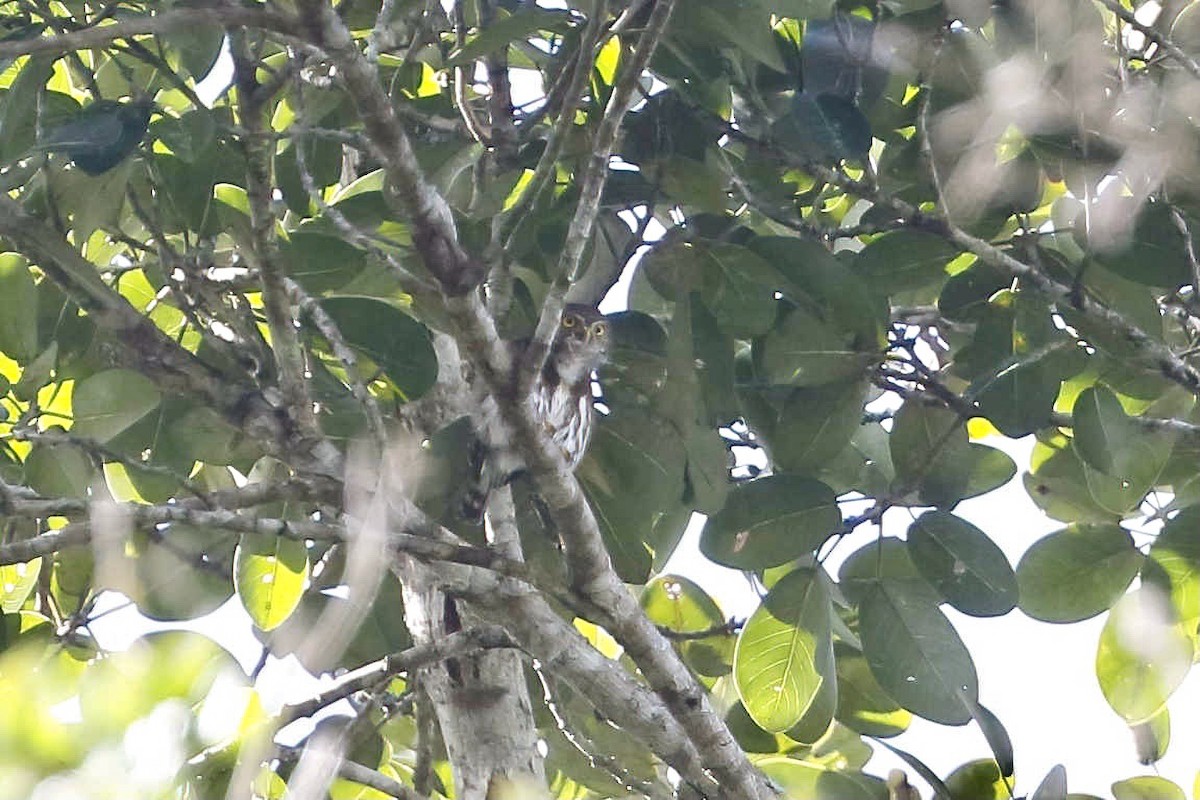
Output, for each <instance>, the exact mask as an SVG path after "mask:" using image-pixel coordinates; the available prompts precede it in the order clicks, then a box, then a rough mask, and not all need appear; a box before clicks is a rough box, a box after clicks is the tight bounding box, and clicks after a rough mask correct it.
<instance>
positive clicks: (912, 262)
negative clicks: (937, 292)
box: [854, 231, 958, 294]
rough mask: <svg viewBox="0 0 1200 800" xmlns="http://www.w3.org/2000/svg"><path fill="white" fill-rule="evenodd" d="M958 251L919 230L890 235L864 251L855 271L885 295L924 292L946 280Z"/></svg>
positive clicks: (859, 256)
mask: <svg viewBox="0 0 1200 800" xmlns="http://www.w3.org/2000/svg"><path fill="white" fill-rule="evenodd" d="M957 255H958V251H957V250H956V249H955V248H954V247H953V246H951V245H949V244H947V243H946V241H945V240H944V239H942V238H941V237H938V236H934V235H933V234H931V233H921V232H919V231H895V232H893V233H886V234H884V235H883V236H880V237H879V238H878V239H876V240H874V241H873V242H871V243H870V244H869V245H867V246H866V247H864V248H863V249H862V252H860V253H859V254H858V258H857V259H856V260H855V262H854V266H855V271H856V272H857V273H858V274H859V275H860V276H861V277H862V279H863V280H864V281H865V282H866V283H867V285H869V286H871V287H873V288H874V289H875V290H876V291H877V292H879V293H883V294H894V293H896V292H906V291H912V290H914V289H924V288H926V287H929V286H933V285H935V284H938V283H941V282H942V281H943V280H944V279H945V278H946V264H948V263H949V262H950V260H951V259H953V258H954V257H955V256H957Z"/></svg>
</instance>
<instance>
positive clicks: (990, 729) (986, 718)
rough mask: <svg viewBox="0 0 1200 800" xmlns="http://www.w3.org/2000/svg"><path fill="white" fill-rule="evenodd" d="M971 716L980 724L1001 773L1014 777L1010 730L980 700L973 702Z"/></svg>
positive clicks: (1007, 776)
mask: <svg viewBox="0 0 1200 800" xmlns="http://www.w3.org/2000/svg"><path fill="white" fill-rule="evenodd" d="M971 716H972V717H974V718H975V722H976V723H978V724H979V730H981V731H982V732H983V738H984V739H986V740H987V743H988V747H989V748H991V751H992V757H993V758H995V759H996V766H998V767H999V768H1000V774H1001V775H1003V776H1004V777H1006V778H1012V776H1013V772H1014V767H1013V745H1012V739H1010V738H1009V736H1008V731H1006V730H1005V729H1004V726H1003V725H1002V724H1001V723H1000V720H999V719H998V718H997V717H996V715H995V714H993V713H992V712H991V711H989V710H988V709H987V708H985V707H984V706H983V705H981V704H980V703H979V702H975V703H972V704H971Z"/></svg>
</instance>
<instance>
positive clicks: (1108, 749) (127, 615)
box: [92, 58, 1200, 800]
mask: <svg viewBox="0 0 1200 800" xmlns="http://www.w3.org/2000/svg"><path fill="white" fill-rule="evenodd" d="M228 74H229V73H228V62H227V58H223V59H222V63H221V64H219V65H218V67H217V68H216V69H214V72H213V74H212V75H210V76H209V80H207V81H205V86H203V87H198V88H199V89H201V95H202V96H204V97H212V96H214V95H215V94H217V93H218V92H219V90H220V87H221V86H223V85H227V83H228ZM531 77H532V75H531V73H529V72H528V71H522V70H514V78H515V79H514V88H515V90H516V91H515V92H514V94H516V95H521V94H525V95H528V96H535V95H534V93H540V85H539V82H538V81H536V80H530V78H531ZM659 234H661V228H660V229H659ZM631 266H632V265H631ZM631 275H632V268H627V269H626V274H625V275H624V276H623V279H622V281H621V282H620V283H619V284H618V285H617V286H616V287H614V290H613V292H612V293H610V296H609V298H607V300H606V302H605V303H604V304H603V305H602V309H603V310H605V311H606V312H611V311H615V310H620V309H622V308H624V307H625V305H626V302H625V297H626V294H627V291H628V284H629V278H630V277H631ZM985 443H986V444H990V445H992V446H995V447H1000V448H1001V449H1003V450H1005V451H1006V452H1008V453H1009V455H1011V456H1012V457H1013V459H1014V460H1015V461H1016V462H1017V465H1018V468H1019V472H1018V475H1017V477H1016V478H1015V479H1014V480H1013V481H1012V482H1011V483H1009V484H1008V485H1007V486H1005V487H1003V488H1002V489H999V490H997V491H994V492H991V493H989V494H987V495H985V496H983V497H980V498H976V499H972V500H968V501H965V502H963V503H961V504H960V505H959V506H958V507H957V508H956V509H955V513H956V514H958V515H960V516H962V517H964V518H965V519H967V520H969V521H971V522H973V523H975V524H976V525H978V526H979V527H980V528H982V529H983V530H984V531H986V532H987V533H988V534H989V535H991V536H992V537H994V540H995V541H996V543H997V544H998V545H999V546H1000V547H1001V549H1003V550H1004V552H1005V554H1006V555H1007V556H1008V558H1009V561H1010V562H1011V563H1012V564H1013V565H1014V566H1015V565H1016V563H1017V561H1018V560H1019V559H1020V556H1021V555H1022V554H1023V553H1024V552H1025V550H1026V549H1027V548H1028V547H1029V546H1030V545H1031V544H1032V543H1033V542H1034V541H1036V540H1037V539H1039V538H1040V537H1042V536H1044V535H1045V534H1047V533H1049V532H1051V531H1053V530H1056V529H1058V528H1060V527H1062V526H1061V525H1060V524H1059V523H1056V522H1054V521H1053V520H1049V519H1047V518H1046V517H1044V516H1043V515H1042V513H1041V511H1040V510H1039V509H1037V507H1036V506H1034V505H1033V503H1032V501H1030V499H1029V498H1028V496H1027V495H1026V493H1025V489H1024V487H1023V486H1022V484H1021V480H1020V477H1021V476H1020V472H1023V471H1024V469H1025V468H1026V466H1027V465H1028V463H1029V453H1030V451H1031V449H1032V438H1028V439H1025V440H1021V441H1018V442H1009V441H1007V440H1004V439H1001V438H996V439H995V440H985ZM911 519H912V518H911V517H910V516H909V512H908V511H907V510H905V509H894V510H892V511H890V512H888V514H887V515H886V516H885V518H884V533H885V534H889V535H897V534H902V533H903V532H904V530H905V529H906V528H907V526H908V523H909V522H910V521H911ZM701 523H702V519H701V518H700V517H696V518H694V519H693V524H692V525H691V526H690V527H689V530H688V533H687V535H686V536H685V538H684V540H683V542H682V544H681V545H680V547H679V550H678V551H677V552H676V554H675V556H674V557H673V558H672V559H671V562H670V564H669V565H668V571H673V572H678V573H681V574H684V575H687V576H688V577H690V578H692V579H693V580H695V581H697V582H698V583H699V584H700V585H701V586H703V587H704V588H705V589H706V590H707V591H708V592H710V593H711V594H712V595H713V596H714V597H716V598H717V600H718V602H719V603H720V605H721V607H722V609H723V611H724V612H725V614H726V615H727V616H734V617H739V618H743V619H744V618H746V617H747V616H749V614H750V613H752V612H753V610H754V608H755V607H756V606H757V598H756V597H755V596H754V594H753V592H752V591H751V588H750V585H749V583H748V582H747V581H746V580H745V578H744V577H743V576H742V574H741V573H739V572H737V571H735V570H730V569H726V568H723V567H720V566H717V565H715V564H712V563H711V562H709V561H708V560H707V559H705V558H704V557H703V556H702V555H700V553H699V550H698V548H697V543H698V539H699V532H700V528H701V527H702V524H701ZM876 535H877V531H876V528H875V527H873V526H865V527H864V528H863V529H861V530H860V531H859V532H857V533H856V534H854V535H852V536H849V537H847V538H846V539H845V540H843V542H842V543H841V544H839V545H838V548H837V550H836V551H835V552H834V554H833V556H832V557H831V558H830V559H829V560H828V561H827V562H826V566H827V568H828V569H829V570H830V572H831V573H832V574H834V575H836V573H837V569H838V567H839V565H840V563H841V561H842V560H843V559H844V558H845V557H846V556H847V555H849V554H850V553H852V552H853V551H854V550H856V549H857V548H858V547H860V546H862V545H863V544H866V543H868V542H870V541H871V540H872V538H873V537H874V536H876ZM944 609H945V611H946V613H947V615H948V616H949V617H950V619H951V621H952V622H953V623H954V624H955V627H956V628H957V630H958V632H959V634H960V635H961V636H962V638H963V640H964V641H965V643H966V645H967V647H968V649H969V650H970V652H971V655H972V656H973V657H974V660H975V665H976V668H977V669H978V672H979V683H980V701H981V702H982V703H983V704H984V705H985V706H987V707H988V708H989V709H991V711H992V712H993V713H995V714H996V716H997V717H999V719H1000V721H1001V722H1002V723H1003V724H1004V726H1005V727H1006V729H1007V730H1008V733H1009V735H1010V736H1011V737H1012V740H1013V744H1014V748H1015V753H1016V766H1017V781H1018V783H1017V793H1018V794H1022V793H1029V792H1031V791H1033V789H1034V788H1035V787H1036V786H1037V784H1038V783H1039V782H1040V781H1041V779H1042V777H1043V776H1044V775H1045V774H1046V772H1047V771H1049V769H1050V768H1051V767H1052V766H1053V765H1055V764H1057V763H1062V764H1064V765H1065V766H1066V768H1067V775H1068V781H1069V785H1070V789H1071V791H1073V792H1087V793H1091V794H1095V795H1098V796H1102V797H1105V796H1109V795H1110V788H1109V787H1110V785H1111V784H1112V782H1114V781H1116V780H1121V779H1124V778H1128V777H1131V776H1134V775H1141V774H1153V773H1154V772H1155V770H1154V768H1149V767H1143V766H1141V765H1140V764H1138V762H1137V759H1136V756H1135V751H1134V747H1133V739H1132V737H1131V735H1130V733H1129V730H1128V728H1127V727H1126V726H1125V724H1124V723H1123V722H1122V721H1121V720H1120V718H1119V717H1118V716H1117V715H1116V714H1115V713H1114V712H1113V711H1111V710H1110V709H1109V707H1108V704H1107V703H1106V702H1105V700H1104V698H1103V696H1102V695H1101V693H1100V688H1099V685H1098V683H1097V681H1096V676H1095V670H1094V660H1095V655H1096V644H1097V642H1098V640H1099V635H1100V630H1101V627H1102V626H1103V622H1104V615H1101V616H1100V617H1097V618H1095V619H1092V620H1088V621H1085V622H1082V623H1076V624H1073V625H1051V624H1048V623H1043V622H1037V621H1034V620H1031V619H1029V618H1027V617H1025V616H1024V615H1023V614H1022V613H1021V612H1020V611H1013V612H1012V613H1010V614H1008V615H1007V616H1004V617H999V618H995V617H993V618H990V619H977V618H973V617H968V616H965V615H962V614H959V613H958V612H956V611H954V610H953V609H951V608H949V607H948V606H947V607H944ZM97 610H98V611H104V610H108V611H110V613H107V614H106V615H104V616H103V617H101V618H100V619H99V620H97V622H96V623H95V624H94V625H93V626H92V630H93V631H94V633H95V634H96V637H97V639H98V641H99V643H100V645H101V646H102V647H104V648H106V649H111V650H120V649H124V648H126V647H128V645H129V643H130V642H132V641H133V640H134V639H136V638H137V637H139V636H141V635H142V634H144V633H146V632H147V631H149V630H160V629H165V628H178V627H181V626H180V625H174V624H172V625H161V624H157V623H152V622H149V621H147V620H146V619H144V618H143V617H141V616H140V615H139V614H138V613H137V611H136V609H135V608H134V607H132V606H130V605H128V604H127V601H126V600H125V599H124V598H122V597H120V596H119V595H114V594H111V593H110V594H107V595H105V596H104V597H103V598H102V599H101V602H100V603H99V604H98V607H97ZM182 627H187V628H189V629H192V630H196V631H198V632H200V633H203V634H205V635H207V636H209V637H211V638H213V639H214V640H216V641H218V642H219V643H221V645H222V646H224V647H226V648H227V649H229V650H230V651H231V652H232V653H233V654H234V655H235V657H236V658H237V659H238V660H239V662H240V663H241V665H242V666H243V668H245V669H246V670H247V671H249V670H250V669H251V668H252V667H253V666H254V664H255V663H256V662H257V660H258V658H259V654H260V652H261V645H260V644H259V642H258V641H257V640H256V639H255V638H254V636H253V634H252V633H251V632H250V628H251V623H250V619H249V617H248V616H247V615H246V614H245V612H244V611H243V610H242V608H241V606H240V604H239V602H238V600H237V599H236V597H235V598H233V599H231V600H230V601H229V602H227V603H226V604H225V605H224V606H222V607H221V608H220V609H218V610H217V611H215V612H213V613H212V614H209V615H207V616H205V617H203V618H201V619H198V620H195V621H193V622H191V623H188V624H186V625H185V626H182ZM328 683H330V681H329V680H328V679H324V680H321V681H318V680H316V679H314V678H313V677H312V676H311V675H309V674H308V673H307V672H305V671H304V669H303V668H302V667H300V665H299V664H298V662H296V660H295V659H294V658H292V657H288V658H285V659H276V658H274V657H272V658H270V659H268V661H267V665H266V667H265V668H264V670H263V672H262V673H261V675H260V680H259V681H258V683H257V688H258V690H259V692H260V693H261V695H262V698H263V701H264V705H265V706H266V707H267V709H268V710H274V709H277V708H278V707H279V706H280V705H282V704H283V703H285V702H296V701H299V700H303V699H305V698H307V697H309V696H311V694H312V693H313V692H314V691H316V690H317V688H318V687H319V686H322V685H327V684H328ZM1170 708H1171V710H1172V712H1173V713H1172V718H1171V724H1172V731H1171V746H1170V748H1169V749H1168V751H1167V756H1166V758H1164V759H1163V760H1162V761H1160V762H1159V763H1158V765H1157V767H1158V772H1159V773H1160V774H1161V775H1162V776H1163V777H1166V778H1169V779H1171V780H1173V781H1175V782H1176V783H1178V784H1179V785H1180V786H1182V787H1183V788H1184V790H1185V791H1187V792H1189V793H1190V791H1191V787H1192V782H1193V779H1194V777H1195V776H1196V774H1197V769H1198V768H1200V759H1197V754H1198V753H1200V713H1198V711H1197V710H1198V709H1200V677H1197V674H1196V670H1193V671H1192V673H1191V674H1190V675H1189V677H1188V679H1187V680H1186V681H1185V682H1184V684H1183V686H1182V687H1181V688H1180V689H1179V690H1178V691H1177V692H1176V693H1175V695H1174V697H1173V698H1172V700H1171V703H1170ZM889 742H890V743H892V744H893V745H895V746H897V747H900V748H902V749H905V750H908V751H909V752H911V753H913V754H915V755H917V756H918V757H919V758H921V759H922V760H923V761H924V762H925V763H926V764H928V765H929V766H930V767H931V768H933V770H934V771H935V772H937V773H938V774H939V775H942V776H943V777H944V776H945V775H947V774H948V773H949V772H950V771H951V770H952V769H953V768H955V767H957V766H959V765H960V764H962V763H964V762H966V761H969V760H971V759H976V758H987V757H990V751H989V750H988V747H987V744H986V742H985V741H984V739H983V736H982V734H980V733H979V731H978V728H977V727H976V726H975V725H974V723H972V724H971V725H968V726H966V727H963V728H947V727H945V726H941V725H937V724H935V723H931V722H927V721H925V720H921V719H919V718H917V719H914V721H913V724H912V726H911V728H910V729H909V730H908V731H907V732H905V733H904V734H902V735H901V736H899V737H896V738H893V739H890V740H889ZM875 751H876V755H875V757H874V758H873V759H872V761H871V763H870V764H869V765H868V767H867V769H868V771H870V772H872V773H875V774H879V775H886V773H887V771H888V769H890V768H892V767H900V768H903V769H905V770H906V771H907V772H909V777H910V780H912V781H913V782H914V783H917V784H918V785H921V786H923V784H921V783H920V781H919V779H918V778H917V777H916V776H915V775H912V774H911V770H908V768H907V767H905V765H904V764H902V763H901V762H900V761H899V760H898V759H896V758H895V757H894V756H892V755H891V754H890V753H888V752H886V751H884V750H883V748H881V747H875ZM923 794H924V796H926V797H928V796H929V794H930V793H929V792H928V790H927V789H926V790H924V791H923ZM1197 800H1200V798H1198V799H1197Z"/></svg>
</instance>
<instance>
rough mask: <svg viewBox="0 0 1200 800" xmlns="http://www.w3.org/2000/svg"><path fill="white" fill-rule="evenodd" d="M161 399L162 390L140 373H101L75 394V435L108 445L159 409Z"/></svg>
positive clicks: (73, 409) (73, 407)
mask: <svg viewBox="0 0 1200 800" xmlns="http://www.w3.org/2000/svg"><path fill="white" fill-rule="evenodd" d="M160 400H162V395H161V394H160V393H159V391H158V388H157V387H156V386H155V385H154V383H153V382H152V381H151V380H150V379H149V378H147V377H145V376H144V375H142V374H141V373H139V372H134V371H132V370H128V369H110V370H106V371H104V372H98V373H96V374H95V375H93V376H91V377H90V378H87V379H85V380H83V381H81V382H80V383H78V384H77V385H76V386H75V392H74V394H72V395H71V411H72V413H73V415H74V417H75V423H74V425H73V426H72V427H71V433H72V434H74V435H75V436H83V437H86V438H88V439H94V440H95V441H97V442H101V443H103V442H107V441H109V440H110V439H113V438H115V437H116V436H117V435H118V434H120V433H121V432H123V431H125V430H126V429H128V428H129V427H130V426H132V425H133V424H134V423H136V422H137V421H138V420H140V419H141V418H142V417H144V416H146V415H147V414H149V413H150V412H151V411H153V410H154V409H155V408H157V407H158V404H159V401H160Z"/></svg>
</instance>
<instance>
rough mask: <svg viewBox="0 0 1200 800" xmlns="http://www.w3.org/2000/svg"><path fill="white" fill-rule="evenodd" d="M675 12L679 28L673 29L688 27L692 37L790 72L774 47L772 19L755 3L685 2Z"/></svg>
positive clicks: (737, 0)
mask: <svg viewBox="0 0 1200 800" xmlns="http://www.w3.org/2000/svg"><path fill="white" fill-rule="evenodd" d="M675 13H676V16H675V17H674V19H675V20H677V21H678V25H677V26H673V27H676V28H682V27H683V26H684V25H686V26H687V27H688V28H689V29H692V31H691V32H692V33H693V35H696V36H699V37H701V38H702V39H704V40H707V41H712V40H714V39H715V40H716V41H717V42H720V43H721V44H724V45H727V46H731V47H733V48H736V50H737V51H738V52H739V53H740V54H741V55H742V56H744V57H745V58H748V59H754V60H756V61H759V62H761V63H763V64H765V65H766V66H768V67H770V68H771V69H773V70H776V71H777V72H786V71H787V67H786V66H785V65H784V63H783V59H782V58H781V57H780V55H779V49H778V48H777V47H776V45H775V34H774V33H773V32H772V31H771V16H770V14H769V12H768V11H767V10H766V9H765V8H762V7H761V6H760V5H759V4H758V3H756V2H753V0H720V2H714V1H713V0H685V1H684V2H682V3H680V8H679V9H678V10H677V11H676V12H675Z"/></svg>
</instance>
